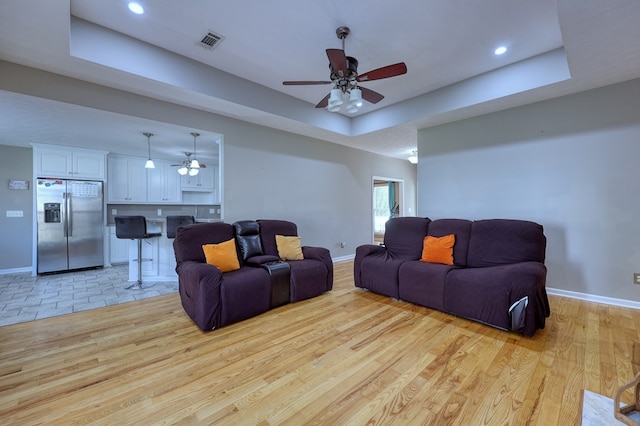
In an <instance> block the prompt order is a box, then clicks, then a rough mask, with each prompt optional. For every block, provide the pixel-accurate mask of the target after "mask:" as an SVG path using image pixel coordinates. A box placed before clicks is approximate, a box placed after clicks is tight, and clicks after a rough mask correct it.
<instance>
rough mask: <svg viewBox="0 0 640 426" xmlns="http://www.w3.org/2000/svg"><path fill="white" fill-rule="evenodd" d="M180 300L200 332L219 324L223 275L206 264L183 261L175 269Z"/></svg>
mask: <svg viewBox="0 0 640 426" xmlns="http://www.w3.org/2000/svg"><path fill="white" fill-rule="evenodd" d="M176 272H177V273H178V283H179V290H180V300H181V302H182V306H183V307H184V309H185V311H186V312H187V314H188V315H189V316H190V317H191V319H192V320H193V321H194V322H195V323H196V324H197V325H198V327H200V328H201V329H202V330H212V329H214V328H216V327H218V326H219V324H220V311H221V302H220V286H221V284H222V279H223V274H222V272H220V270H219V269H218V268H216V267H215V266H213V265H209V264H207V263H202V262H196V261H184V262H180V264H179V265H178V266H177V267H176Z"/></svg>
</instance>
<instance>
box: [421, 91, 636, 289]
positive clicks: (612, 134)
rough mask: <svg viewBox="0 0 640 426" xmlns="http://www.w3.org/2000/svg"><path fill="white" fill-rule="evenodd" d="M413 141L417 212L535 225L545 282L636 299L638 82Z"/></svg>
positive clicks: (424, 133)
mask: <svg viewBox="0 0 640 426" xmlns="http://www.w3.org/2000/svg"><path fill="white" fill-rule="evenodd" d="M418 139H419V142H418V146H419V152H420V154H419V156H420V159H419V161H420V162H419V166H418V187H419V192H418V199H419V203H418V213H419V215H421V216H429V217H431V218H434V219H435V218H441V217H457V218H467V219H483V218H516V219H528V220H533V221H536V222H539V223H541V224H542V225H544V228H545V233H546V235H547V238H548V243H547V262H546V264H547V267H548V268H549V275H548V279H547V286H548V287H553V288H557V289H562V290H569V291H575V292H580V293H588V294H591V295H598V296H605V297H613V298H619V299H626V300H630V301H640V285H634V284H633V273H634V272H640V198H638V189H639V185H638V182H639V181H640V173H639V171H640V165H639V164H640V80H634V81H630V82H626V83H621V84H617V85H613V86H609V87H605V88H601V89H597V90H592V91H588V92H583V93H580V94H576V95H571V96H565V97H562V98H558V99H555V100H549V101H545V102H540V103H537V104H532V105H528V106H523V107H520V108H514V109H511V110H506V111H502V112H498V113H494V114H490V115H486V116H482V117H478V118H473V119H468V120H464V121H459V122H454V123H450V124H446V125H442V126H438V127H433V128H430V129H425V130H421V131H419V133H418Z"/></svg>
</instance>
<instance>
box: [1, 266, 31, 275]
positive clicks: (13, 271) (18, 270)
mask: <svg viewBox="0 0 640 426" xmlns="http://www.w3.org/2000/svg"><path fill="white" fill-rule="evenodd" d="M31 269H32V268H31V266H25V267H24V268H11V269H0V275H6V274H19V273H21V272H31Z"/></svg>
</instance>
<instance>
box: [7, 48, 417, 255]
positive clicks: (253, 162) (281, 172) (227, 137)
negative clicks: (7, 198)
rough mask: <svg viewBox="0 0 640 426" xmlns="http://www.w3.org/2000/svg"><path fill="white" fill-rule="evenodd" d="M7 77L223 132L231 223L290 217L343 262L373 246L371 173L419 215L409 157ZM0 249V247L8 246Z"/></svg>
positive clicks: (71, 84)
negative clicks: (399, 190)
mask: <svg viewBox="0 0 640 426" xmlns="http://www.w3.org/2000/svg"><path fill="white" fill-rule="evenodd" d="M0 75H2V76H3V78H2V79H0V90H8V91H12V92H16V93H22V94H26V95H30V96H37V97H43V98H46V99H52V100H56V101H62V102H68V103H72V104H75V105H80V106H86V107H90V108H96V109H102V110H106V111H112V112H117V113H120V114H128V115H132V116H136V117H141V118H146V119H150V120H156V121H161V122H165V123H173V124H176V125H180V126H186V127H192V128H195V129H202V130H205V131H212V132H217V133H221V134H224V154H223V162H224V167H223V169H224V194H223V204H224V220H225V221H226V222H229V223H231V222H233V221H236V220H242V219H261V218H264V219H267V218H269V219H286V220H291V221H293V222H295V223H296V224H297V225H298V232H299V234H300V235H301V237H302V243H303V244H304V245H316V246H322V247H326V248H328V249H329V250H331V255H332V256H333V257H343V256H350V255H353V254H354V253H355V249H356V247H357V246H358V245H361V244H364V243H370V242H371V241H372V223H371V222H372V214H371V208H372V201H371V192H372V191H371V184H372V181H371V178H372V176H374V175H377V176H387V177H392V178H398V179H403V180H404V182H405V199H404V200H405V206H406V207H407V208H411V210H412V211H413V212H415V211H416V197H415V191H416V185H415V183H416V167H415V166H414V165H412V164H410V163H409V162H408V161H405V160H398V159H393V158H389V157H383V156H380V155H377V154H372V153H369V152H365V151H360V150H356V149H352V148H348V147H345V146H341V145H336V144H333V143H330V142H327V141H323V140H319V139H313V138H309V137H305V136H300V135H297V134H293V133H289V132H284V131H280V130H275V129H271V128H267V127H263V126H259V125H254V124H250V123H246V122H243V121H240V120H236V119H233V118H228V117H223V116H220V115H216V114H212V113H209V112H205V111H200V110H196V109H193V108H189V107H185V106H181V105H176V104H171V103H168V102H163V101H158V100H155V99H151V98H147V97H144V96H139V95H134V94H131V93H127V92H123V91H120V90H114V89H110V88H107V87H104V86H99V85H95V84H91V83H86V82H82V81H79V80H75V79H72V78H69V77H63V76H60V75H56V74H52V73H48V72H44V71H39V70H35V69H33V68H28V67H23V66H20V65H16V64H11V63H8V62H2V61H0ZM35 82H37V84H34V83H35ZM309 108H313V105H311V104H310V105H309ZM0 113H1V111H0ZM39 142H42V143H46V141H39ZM1 144H2V141H0V145H1ZM87 147H88V148H90V146H87ZM94 148H102V149H107V150H108V149H109V148H108V147H94ZM22 231H23V232H25V233H29V235H30V232H31V231H30V228H29V229H28V230H27V229H24V230H22ZM25 235H26V234H25ZM340 242H345V243H346V245H345V247H344V248H341V247H340V245H339V243H340ZM0 244H2V245H0V250H2V249H4V248H6V247H4V243H2V242H1V241H0ZM20 266H23V265H20Z"/></svg>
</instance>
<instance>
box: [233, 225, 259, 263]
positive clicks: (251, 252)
mask: <svg viewBox="0 0 640 426" xmlns="http://www.w3.org/2000/svg"><path fill="white" fill-rule="evenodd" d="M233 227H234V228H235V231H236V242H237V243H238V248H239V249H240V255H241V256H242V260H248V259H249V258H251V257H254V256H261V255H262V254H263V252H262V244H261V243H260V225H259V224H258V222H257V221H255V220H239V221H237V222H234V223H233Z"/></svg>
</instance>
